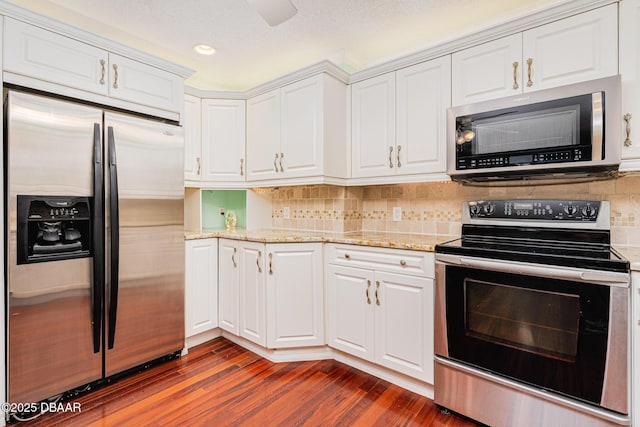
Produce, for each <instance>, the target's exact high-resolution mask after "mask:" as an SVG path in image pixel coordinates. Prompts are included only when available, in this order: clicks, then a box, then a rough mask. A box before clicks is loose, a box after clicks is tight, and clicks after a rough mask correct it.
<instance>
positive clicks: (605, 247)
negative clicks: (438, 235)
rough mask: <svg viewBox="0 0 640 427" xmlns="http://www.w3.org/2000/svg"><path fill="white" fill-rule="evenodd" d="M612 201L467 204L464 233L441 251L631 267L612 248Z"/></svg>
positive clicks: (538, 261) (609, 268)
mask: <svg viewBox="0 0 640 427" xmlns="http://www.w3.org/2000/svg"><path fill="white" fill-rule="evenodd" d="M609 222H610V206H609V203H608V202H599V201H576V200H491V201H471V202H467V203H465V205H464V207H463V214H462V224H463V225H462V237H461V238H460V239H456V240H452V241H450V242H446V243H442V244H439V245H436V252H437V253H445V254H447V253H448V254H454V255H467V256H476V257H483V258H491V259H504V260H512V261H519V262H531V263H536V264H549V265H561V266H567V267H577V268H591V269H599V270H607V271H620V272H628V271H629V262H628V261H627V260H625V259H624V258H623V257H622V256H621V255H620V254H618V253H617V252H616V251H615V250H614V249H613V248H611V244H610V243H611V237H610V226H609Z"/></svg>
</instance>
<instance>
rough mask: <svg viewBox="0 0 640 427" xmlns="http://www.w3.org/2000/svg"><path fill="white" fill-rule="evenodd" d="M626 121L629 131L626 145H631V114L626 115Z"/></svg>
mask: <svg viewBox="0 0 640 427" xmlns="http://www.w3.org/2000/svg"><path fill="white" fill-rule="evenodd" d="M624 121H625V122H626V123H627V127H626V131H627V139H625V140H624V146H625V147H631V114H630V113H627V114H625V115H624Z"/></svg>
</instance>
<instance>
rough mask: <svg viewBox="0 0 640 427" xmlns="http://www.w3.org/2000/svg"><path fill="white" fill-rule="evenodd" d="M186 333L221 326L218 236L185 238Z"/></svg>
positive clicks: (192, 333)
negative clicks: (219, 313) (219, 322)
mask: <svg viewBox="0 0 640 427" xmlns="http://www.w3.org/2000/svg"><path fill="white" fill-rule="evenodd" d="M185 258H186V259H185V320H186V322H185V323H186V330H185V337H190V336H193V335H196V334H199V333H201V332H205V331H208V330H210V329H213V328H216V327H218V240H217V239H199V240H188V241H187V242H185Z"/></svg>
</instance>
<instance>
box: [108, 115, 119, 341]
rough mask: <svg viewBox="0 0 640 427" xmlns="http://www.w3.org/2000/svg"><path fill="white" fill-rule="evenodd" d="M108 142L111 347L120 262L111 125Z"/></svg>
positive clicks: (114, 327) (116, 310)
mask: <svg viewBox="0 0 640 427" xmlns="http://www.w3.org/2000/svg"><path fill="white" fill-rule="evenodd" d="M107 139H108V144H109V207H110V210H109V214H110V218H111V227H110V228H111V263H110V264H111V276H110V278H111V279H110V286H111V289H110V292H109V294H110V296H109V334H108V335H109V336H108V348H109V349H112V348H113V343H114V341H115V336H116V314H117V312H118V272H119V264H120V223H119V219H118V212H119V207H118V165H117V162H116V144H115V137H114V135H113V127H112V126H109V127H108V128H107Z"/></svg>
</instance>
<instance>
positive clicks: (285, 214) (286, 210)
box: [282, 206, 289, 219]
mask: <svg viewBox="0 0 640 427" xmlns="http://www.w3.org/2000/svg"><path fill="white" fill-rule="evenodd" d="M282 216H283V217H284V219H289V207H288V206H287V207H284V208H282Z"/></svg>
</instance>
